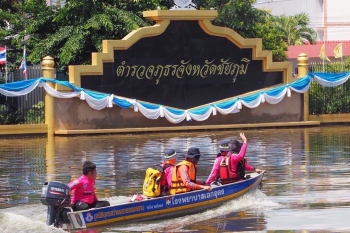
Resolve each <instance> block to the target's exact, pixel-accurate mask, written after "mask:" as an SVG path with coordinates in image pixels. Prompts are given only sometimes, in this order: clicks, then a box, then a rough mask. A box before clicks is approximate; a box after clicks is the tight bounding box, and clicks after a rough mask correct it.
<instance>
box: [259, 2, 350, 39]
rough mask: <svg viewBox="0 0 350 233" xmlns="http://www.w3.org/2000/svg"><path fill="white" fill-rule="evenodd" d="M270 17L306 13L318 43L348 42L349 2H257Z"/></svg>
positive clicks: (349, 24)
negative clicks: (269, 13)
mask: <svg viewBox="0 0 350 233" xmlns="http://www.w3.org/2000/svg"><path fill="white" fill-rule="evenodd" d="M254 6H255V7H256V8H260V9H267V10H270V11H271V14H272V15H282V14H285V15H295V14H298V13H303V12H304V13H306V14H308V15H309V18H310V27H311V28H313V29H314V30H316V32H317V34H318V38H317V40H319V41H345V40H350V0H257V3H256V4H254Z"/></svg>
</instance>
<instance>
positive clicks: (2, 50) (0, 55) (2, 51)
mask: <svg viewBox="0 0 350 233" xmlns="http://www.w3.org/2000/svg"><path fill="white" fill-rule="evenodd" d="M4 64H6V46H5V47H0V65H4Z"/></svg>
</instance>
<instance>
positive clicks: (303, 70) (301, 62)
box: [297, 53, 309, 121]
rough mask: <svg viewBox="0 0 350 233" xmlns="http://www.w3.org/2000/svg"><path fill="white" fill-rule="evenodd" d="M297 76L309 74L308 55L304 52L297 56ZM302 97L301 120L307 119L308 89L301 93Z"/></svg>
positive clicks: (301, 76)
mask: <svg viewBox="0 0 350 233" xmlns="http://www.w3.org/2000/svg"><path fill="white" fill-rule="evenodd" d="M297 60H298V78H303V77H305V76H307V75H308V74H309V57H308V56H307V54H305V53H301V54H299V56H298V59H297ZM303 99H304V101H303V102H304V104H303V105H304V111H303V112H304V114H303V120H304V121H308V120H309V91H306V92H305V93H304V94H303Z"/></svg>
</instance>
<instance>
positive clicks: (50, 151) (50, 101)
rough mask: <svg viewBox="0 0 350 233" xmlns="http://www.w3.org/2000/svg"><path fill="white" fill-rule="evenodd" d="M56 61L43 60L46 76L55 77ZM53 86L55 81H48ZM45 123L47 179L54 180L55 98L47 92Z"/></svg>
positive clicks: (45, 58) (49, 58) (44, 74)
mask: <svg viewBox="0 0 350 233" xmlns="http://www.w3.org/2000/svg"><path fill="white" fill-rule="evenodd" d="M54 65H55V62H54V60H53V58H52V57H49V56H47V57H44V58H43V61H42V70H43V77H44V78H52V79H54V78H55V70H54ZM47 84H48V85H50V86H51V87H52V88H53V87H54V84H53V83H47ZM45 124H47V142H46V148H45V149H46V150H45V151H46V154H45V157H46V174H47V175H46V180H47V181H54V180H55V178H56V177H55V174H56V166H55V154H56V153H55V98H54V97H53V96H50V95H49V94H48V93H47V92H45Z"/></svg>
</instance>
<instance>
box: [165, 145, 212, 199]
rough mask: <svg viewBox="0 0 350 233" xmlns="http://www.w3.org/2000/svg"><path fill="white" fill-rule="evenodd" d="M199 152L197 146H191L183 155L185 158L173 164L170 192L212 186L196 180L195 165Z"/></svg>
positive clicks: (182, 191) (175, 192) (181, 191)
mask: <svg viewBox="0 0 350 233" xmlns="http://www.w3.org/2000/svg"><path fill="white" fill-rule="evenodd" d="M200 156H201V154H200V151H199V149H198V148H196V147H191V148H189V149H188V152H187V154H186V155H185V160H183V161H182V162H180V163H178V164H177V165H175V167H174V169H173V173H172V183H171V190H170V194H172V195H174V194H178V193H184V192H189V191H192V190H197V189H205V190H207V191H211V190H212V188H211V187H210V186H208V185H204V182H200V181H197V180H196V166H197V163H198V161H199V158H200Z"/></svg>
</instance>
